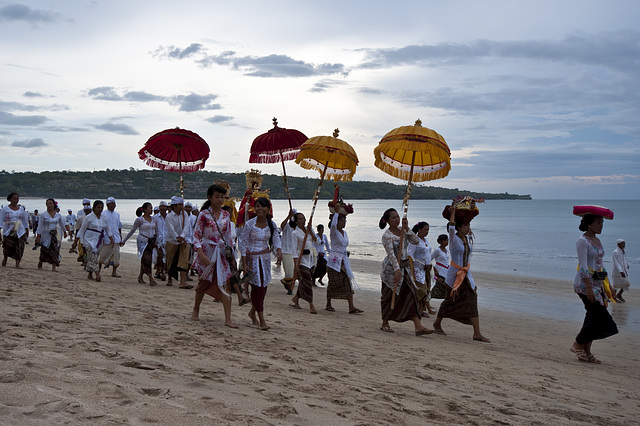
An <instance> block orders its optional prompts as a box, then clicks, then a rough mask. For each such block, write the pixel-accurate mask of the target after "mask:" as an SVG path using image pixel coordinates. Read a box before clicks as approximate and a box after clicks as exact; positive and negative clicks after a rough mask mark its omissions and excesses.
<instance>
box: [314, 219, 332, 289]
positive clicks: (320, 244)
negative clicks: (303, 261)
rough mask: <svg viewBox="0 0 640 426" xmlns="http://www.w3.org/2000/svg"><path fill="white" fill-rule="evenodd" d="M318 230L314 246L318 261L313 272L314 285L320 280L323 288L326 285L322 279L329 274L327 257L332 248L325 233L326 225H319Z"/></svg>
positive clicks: (319, 282)
mask: <svg viewBox="0 0 640 426" xmlns="http://www.w3.org/2000/svg"><path fill="white" fill-rule="evenodd" d="M316 229H317V231H318V233H317V234H316V240H315V242H314V244H313V245H314V247H315V248H316V253H317V254H318V259H317V260H316V269H314V271H313V285H314V286H315V285H316V280H318V284H320V285H321V286H323V285H324V283H323V282H322V279H323V278H324V276H325V275H326V274H327V255H328V254H329V251H330V247H329V240H328V239H327V235H326V234H325V233H324V225H322V224H319V225H318V226H317V227H316Z"/></svg>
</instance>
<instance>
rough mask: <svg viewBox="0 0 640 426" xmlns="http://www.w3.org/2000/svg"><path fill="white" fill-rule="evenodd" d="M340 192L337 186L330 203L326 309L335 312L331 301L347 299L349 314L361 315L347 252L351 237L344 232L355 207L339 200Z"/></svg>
mask: <svg viewBox="0 0 640 426" xmlns="http://www.w3.org/2000/svg"><path fill="white" fill-rule="evenodd" d="M338 190H339V188H338V187H337V186H336V192H335V195H334V198H333V201H332V202H330V203H329V208H330V211H332V213H331V214H330V215H329V220H330V223H329V235H330V239H331V254H329V256H328V257H327V267H328V269H327V275H328V277H329V283H328V284H327V306H326V307H325V308H324V309H325V310H327V311H329V312H335V308H334V307H333V306H332V305H331V300H332V299H346V300H347V302H348V303H349V313H350V314H361V313H362V312H363V311H362V310H360V309H358V308H356V307H355V305H354V304H353V294H354V292H355V291H354V290H355V289H356V288H358V286H357V284H356V279H355V277H354V275H353V272H352V271H351V263H350V262H349V252H348V251H347V247H348V246H349V236H348V235H347V231H345V230H344V227H345V226H346V225H347V214H350V213H353V207H352V206H351V204H345V203H344V202H343V201H342V199H340V198H339V194H338Z"/></svg>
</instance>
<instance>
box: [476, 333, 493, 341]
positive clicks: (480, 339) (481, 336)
mask: <svg viewBox="0 0 640 426" xmlns="http://www.w3.org/2000/svg"><path fill="white" fill-rule="evenodd" d="M473 340H476V341H478V342H485V343H491V340H489V339H487V338H486V337H484V336H483V335H482V334H480V335H478V336H476V335H474V336H473Z"/></svg>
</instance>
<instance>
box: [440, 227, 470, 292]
mask: <svg viewBox="0 0 640 426" xmlns="http://www.w3.org/2000/svg"><path fill="white" fill-rule="evenodd" d="M467 241H469V243H468V245H467V246H468V247H469V252H468V253H467V256H466V257H467V258H466V260H467V261H466V262H465V253H464V250H465V248H464V243H463V242H462V239H461V238H460V237H458V236H457V235H456V229H455V226H453V225H452V226H449V256H450V258H449V259H450V261H449V263H450V266H451V267H450V268H449V269H447V274H446V275H445V282H446V283H447V285H448V286H449V287H451V288H453V284H454V283H455V282H456V274H457V273H458V269H457V268H456V267H455V266H453V264H452V263H453V262H455V263H456V264H457V265H458V266H460V267H461V268H464V267H465V266H467V264H468V263H469V261H470V258H471V252H472V251H473V244H472V243H471V241H470V240H469V238H468V237H467ZM467 279H468V280H469V284H470V285H471V288H472V289H475V288H476V283H475V282H474V281H473V277H472V276H471V269H469V271H468V272H467Z"/></svg>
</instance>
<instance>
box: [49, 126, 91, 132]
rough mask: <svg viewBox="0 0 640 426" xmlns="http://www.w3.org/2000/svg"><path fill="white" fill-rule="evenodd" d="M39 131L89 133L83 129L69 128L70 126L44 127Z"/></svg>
mask: <svg viewBox="0 0 640 426" xmlns="http://www.w3.org/2000/svg"><path fill="white" fill-rule="evenodd" d="M38 130H45V131H47V132H61V133H65V132H88V131H89V129H86V128H82V127H68V126H43V127H39V128H38Z"/></svg>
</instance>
